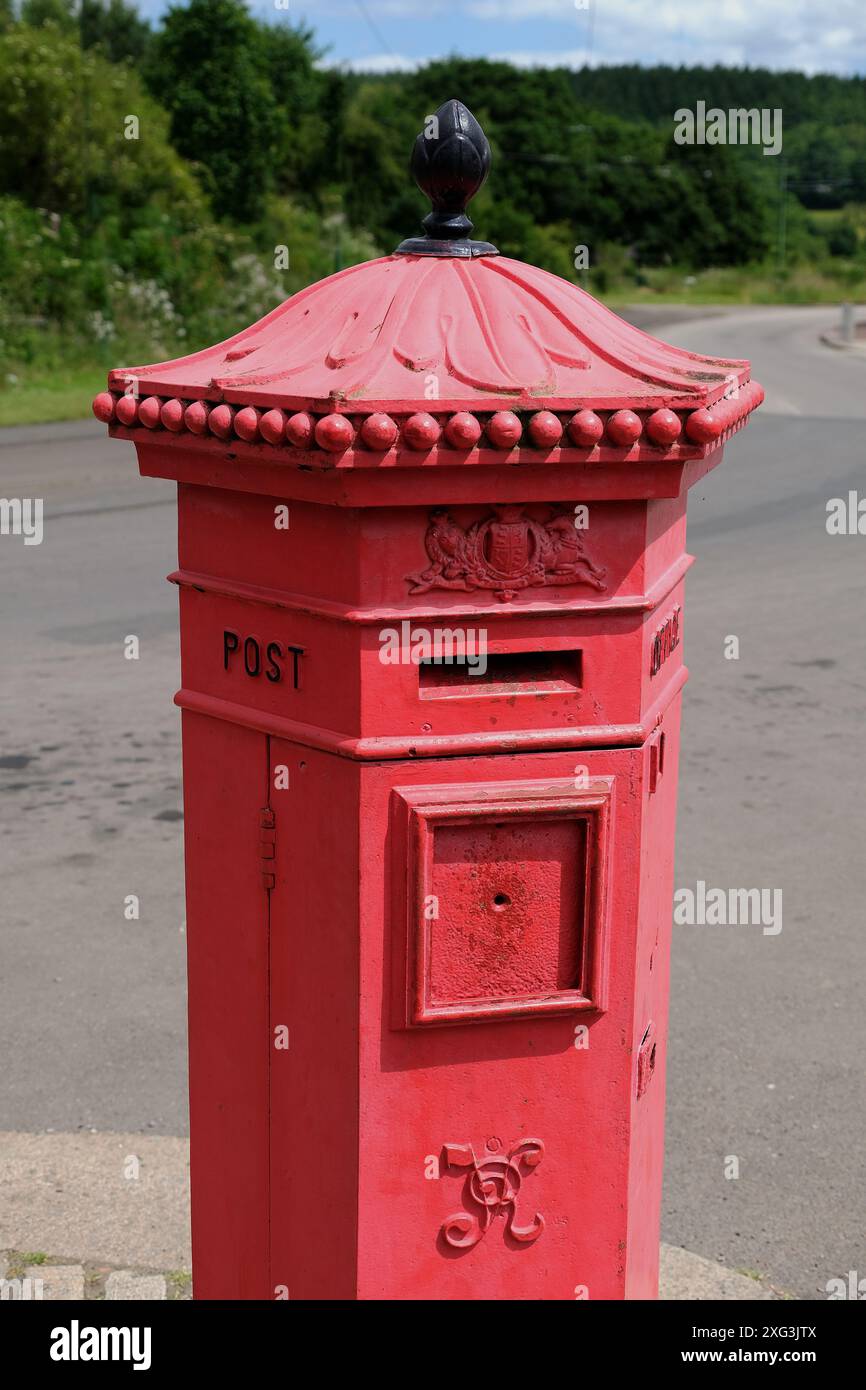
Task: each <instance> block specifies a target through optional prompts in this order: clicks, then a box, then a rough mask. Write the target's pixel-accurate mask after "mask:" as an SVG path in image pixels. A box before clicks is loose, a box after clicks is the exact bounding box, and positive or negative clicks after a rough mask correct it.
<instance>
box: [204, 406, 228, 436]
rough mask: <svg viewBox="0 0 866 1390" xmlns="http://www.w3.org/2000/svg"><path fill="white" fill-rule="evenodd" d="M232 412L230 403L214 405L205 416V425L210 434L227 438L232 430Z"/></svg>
mask: <svg viewBox="0 0 866 1390" xmlns="http://www.w3.org/2000/svg"><path fill="white" fill-rule="evenodd" d="M233 414H234V412H233V410H232V408H231V406H230V405H225V404H223V405H216V406H214V408H213V410H212V411H211V413H210V415H209V416H208V417H207V425H208V429H209V430H210V432H211V434H215V435H216V437H217V439H228V437H229V435H230V434H231V432H232V416H233Z"/></svg>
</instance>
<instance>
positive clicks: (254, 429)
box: [234, 405, 259, 444]
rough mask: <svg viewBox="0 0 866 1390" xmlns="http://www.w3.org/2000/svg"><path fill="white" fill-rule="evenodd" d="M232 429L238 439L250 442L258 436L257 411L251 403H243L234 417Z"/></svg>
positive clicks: (246, 442)
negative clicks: (242, 406) (241, 408)
mask: <svg viewBox="0 0 866 1390" xmlns="http://www.w3.org/2000/svg"><path fill="white" fill-rule="evenodd" d="M234 431H235V434H236V435H237V437H238V439H242V440H243V441H244V443H245V444H252V443H254V441H255V440H256V439H258V436H259V412H258V411H257V410H255V409H254V408H253V406H251V405H245V406H244V408H243V410H239V411H238V413H237V415H236V416H235V418H234Z"/></svg>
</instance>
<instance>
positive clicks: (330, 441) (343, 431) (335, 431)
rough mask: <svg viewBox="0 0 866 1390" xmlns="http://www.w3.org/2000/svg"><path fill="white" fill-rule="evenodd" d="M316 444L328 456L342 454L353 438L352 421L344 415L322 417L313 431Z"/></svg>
mask: <svg viewBox="0 0 866 1390" xmlns="http://www.w3.org/2000/svg"><path fill="white" fill-rule="evenodd" d="M315 438H316V443H317V444H318V445H319V447H320V448H322V449H327V450H328V453H330V454H342V452H343V451H344V449H348V447H349V445H350V444H351V443H352V440H353V439H354V438H355V430H354V426H353V425H352V421H351V420H349V419H348V418H347V417H346V416H345V415H323V416H322V418H321V420H319V422H318V424H317V425H316V429H315Z"/></svg>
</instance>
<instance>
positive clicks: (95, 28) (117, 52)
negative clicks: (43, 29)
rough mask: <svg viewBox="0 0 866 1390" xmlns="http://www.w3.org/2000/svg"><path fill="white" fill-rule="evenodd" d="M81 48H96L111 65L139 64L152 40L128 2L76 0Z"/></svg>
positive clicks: (145, 22) (125, 0)
mask: <svg viewBox="0 0 866 1390" xmlns="http://www.w3.org/2000/svg"><path fill="white" fill-rule="evenodd" d="M78 16H79V30H80V35H81V46H82V48H98V49H100V51H101V52H103V53H104V54H105V56H106V58H108V59H109V60H110V61H111V62H112V63H122V62H125V61H128V62H131V63H139V62H140V61H141V59H142V58H143V57H144V54H145V53H146V51H147V47H148V44H149V43H150V40H151V32H150V25H149V24H148V22H147V20H146V19H142V18H141V16H140V15H139V13H138V10H137V9H136V7H135V5H134V4H128V3H127V0H79V10H78Z"/></svg>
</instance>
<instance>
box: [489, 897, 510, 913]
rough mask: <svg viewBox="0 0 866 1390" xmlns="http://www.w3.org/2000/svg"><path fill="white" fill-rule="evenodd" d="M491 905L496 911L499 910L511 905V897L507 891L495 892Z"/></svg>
mask: <svg viewBox="0 0 866 1390" xmlns="http://www.w3.org/2000/svg"><path fill="white" fill-rule="evenodd" d="M493 906H494V907H495V908H496V911H497V912H501V911H502V909H503V908H504V907H510V906H511V899H510V898H509V896H508V894H507V893H497V894H496V897H495V898H494V899H493Z"/></svg>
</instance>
